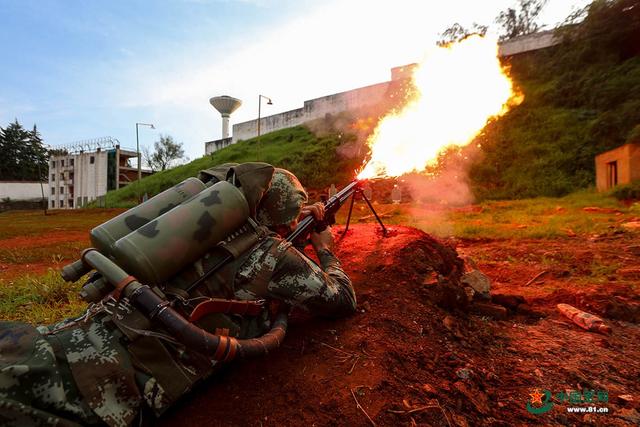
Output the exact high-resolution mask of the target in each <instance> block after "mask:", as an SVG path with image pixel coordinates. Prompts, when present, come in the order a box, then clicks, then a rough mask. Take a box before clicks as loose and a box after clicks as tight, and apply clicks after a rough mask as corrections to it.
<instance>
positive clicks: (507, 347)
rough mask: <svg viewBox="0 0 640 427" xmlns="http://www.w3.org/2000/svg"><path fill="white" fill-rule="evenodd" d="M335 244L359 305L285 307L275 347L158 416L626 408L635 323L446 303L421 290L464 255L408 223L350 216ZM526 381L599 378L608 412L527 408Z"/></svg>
mask: <svg viewBox="0 0 640 427" xmlns="http://www.w3.org/2000/svg"><path fill="white" fill-rule="evenodd" d="M337 252H338V255H339V257H340V259H341V261H342V263H343V264H344V266H345V268H346V270H347V272H348V273H349V274H350V276H351V277H352V279H353V281H354V284H355V287H356V291H357V295H358V307H359V308H358V313H357V314H356V315H354V316H351V317H349V318H347V319H340V320H327V319H309V318H305V317H304V316H296V317H294V318H293V319H292V321H291V325H290V331H289V334H288V336H287V339H286V340H285V342H284V344H283V345H282V347H281V348H279V349H278V350H277V351H275V352H274V353H273V354H271V355H270V356H269V357H266V358H262V359H257V360H247V361H240V362H236V363H233V364H232V365H231V366H229V367H228V369H227V370H226V371H225V372H222V373H221V374H220V375H218V376H217V377H216V378H213V379H212V380H210V381H209V382H207V383H206V384H203V385H201V386H200V387H198V388H197V389H196V390H194V392H193V393H192V394H191V395H189V396H188V397H187V398H186V399H185V400H184V401H183V402H182V403H181V404H179V405H178V406H177V407H176V408H174V409H173V410H172V411H171V412H170V413H169V414H167V416H166V418H165V419H164V421H163V423H162V425H165V426H169V425H171V426H174V425H177V426H201V425H221V426H222V425H224V426H227V425H233V426H239V425H242V426H244V425H247V426H267V425H274V426H276V425H277V426H282V425H287V426H288V425H292V426H293V425H296V426H297V425H310V426H311V425H316V426H318V425H338V426H343V425H344V426H365V425H374V424H375V425H389V426H391V425H393V426H396V425H434V426H453V425H461V426H466V425H470V426H475V425H493V426H501V425H504V426H507V425H509V426H510V425H525V424H532V425H570V424H584V423H589V422H591V421H593V419H594V418H593V417H606V418H595V422H597V423H604V424H607V425H626V424H627V423H628V421H625V420H623V419H622V418H618V416H617V415H616V414H620V413H623V412H620V411H632V410H633V409H632V408H625V409H623V406H625V405H627V406H628V405H629V403H628V402H627V401H625V402H624V403H621V402H622V401H621V400H620V398H619V396H620V395H624V396H626V395H632V396H638V395H639V394H638V392H640V386H639V385H638V382H637V378H638V376H639V375H640V364H638V360H640V357H639V356H640V353H639V350H638V349H637V345H635V344H634V343H637V342H639V340H640V327H638V326H637V325H633V324H622V323H620V322H617V323H614V324H612V326H613V329H614V333H613V335H612V336H611V337H606V336H602V335H598V334H593V333H588V332H584V331H582V330H579V329H578V328H577V327H574V325H572V324H571V323H570V321H567V320H562V318H560V316H559V315H555V314H554V315H549V316H547V317H545V318H542V319H541V318H538V317H529V316H526V315H518V314H510V315H509V318H508V319H507V320H503V321H496V320H492V319H490V318H487V317H482V316H479V315H472V314H468V313H466V312H463V311H459V310H458V311H455V310H454V311H447V310H444V309H442V308H440V307H438V306H437V305H436V304H435V303H434V302H433V301H432V300H431V298H430V295H431V293H430V292H429V286H432V285H431V284H430V283H431V282H432V280H433V277H434V270H436V272H437V274H440V275H442V276H443V277H447V278H448V280H450V281H453V282H455V281H456V280H458V278H459V276H460V274H461V272H462V270H461V268H462V261H461V260H460V259H459V258H457V256H456V252H455V251H454V250H453V249H451V248H446V247H444V246H441V244H440V243H439V242H438V241H436V240H434V239H432V238H431V237H430V236H428V235H426V234H424V233H422V232H420V231H418V230H415V229H410V228H403V227H394V228H393V232H392V233H391V236H390V237H386V238H382V237H381V236H380V233H379V232H378V230H377V228H376V226H375V225H356V226H355V227H353V229H352V230H350V231H349V233H348V234H347V236H346V237H345V239H344V240H343V241H342V242H341V243H340V244H339V246H338V250H337ZM547 304H548V302H547ZM534 388H539V389H542V390H549V391H551V392H552V393H554V394H555V393H556V392H561V391H562V392H564V391H567V392H568V391H569V390H586V389H594V390H607V391H608V398H609V401H608V403H607V405H608V408H609V411H610V413H609V414H604V415H600V414H598V415H594V414H587V415H575V414H569V413H567V412H566V406H567V405H568V403H562V402H559V403H556V404H555V406H556V407H554V408H553V410H551V411H549V412H547V413H545V414H539V415H538V414H533V413H531V412H529V411H528V410H527V409H526V405H527V402H528V401H529V400H530V399H531V398H530V393H531V392H532V390H533V389H534ZM630 413H631V414H632V415H633V413H632V412H630ZM588 417H591V418H588ZM514 420H517V422H515V423H514Z"/></svg>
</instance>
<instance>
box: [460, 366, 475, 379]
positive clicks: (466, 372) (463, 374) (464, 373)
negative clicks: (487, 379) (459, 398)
mask: <svg viewBox="0 0 640 427" xmlns="http://www.w3.org/2000/svg"><path fill="white" fill-rule="evenodd" d="M456 375H457V376H458V378H460V379H463V380H468V379H469V378H471V376H472V375H473V371H472V370H471V369H469V368H460V369H456Z"/></svg>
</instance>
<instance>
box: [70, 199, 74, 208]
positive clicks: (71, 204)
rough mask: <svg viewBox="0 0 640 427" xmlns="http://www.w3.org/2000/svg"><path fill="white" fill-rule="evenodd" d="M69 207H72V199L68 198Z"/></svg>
mask: <svg viewBox="0 0 640 427" xmlns="http://www.w3.org/2000/svg"><path fill="white" fill-rule="evenodd" d="M69 207H70V208H72V207H73V199H69Z"/></svg>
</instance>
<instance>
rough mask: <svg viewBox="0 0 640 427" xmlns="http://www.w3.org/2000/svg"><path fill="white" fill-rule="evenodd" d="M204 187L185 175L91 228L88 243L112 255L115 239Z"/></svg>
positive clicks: (166, 210) (200, 182) (173, 206)
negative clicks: (177, 181)
mask: <svg viewBox="0 0 640 427" xmlns="http://www.w3.org/2000/svg"><path fill="white" fill-rule="evenodd" d="M204 189H205V185H204V183H203V182H202V181H200V180H199V179H197V178H187V179H185V180H184V181H182V182H181V183H179V184H177V185H174V186H173V187H171V188H169V189H167V190H165V191H163V192H162V193H160V194H157V195H155V196H154V197H152V198H150V199H149V200H147V201H146V202H144V203H141V204H139V205H138V206H136V207H134V208H131V209H129V210H128V211H126V212H123V213H121V214H120V215H118V216H116V217H115V218H112V219H110V220H109V221H107V222H105V223H103V224H101V225H99V226H97V227H96V228H94V229H93V230H91V233H90V237H91V243H92V244H93V246H94V247H95V248H96V249H98V251H100V252H102V253H103V254H105V255H107V256H112V255H113V250H114V245H115V243H116V241H117V240H118V239H120V238H122V237H124V236H126V235H127V234H129V233H131V232H132V231H135V230H137V229H138V228H140V227H142V226H143V225H145V224H147V223H149V222H150V221H152V220H154V219H156V218H157V217H159V216H160V215H163V214H165V213H166V212H169V211H170V210H171V209H173V208H175V207H176V206H178V205H180V204H181V203H183V202H184V201H186V200H188V199H190V198H191V197H193V196H195V195H196V194H198V193H200V192H201V191H202V190H204Z"/></svg>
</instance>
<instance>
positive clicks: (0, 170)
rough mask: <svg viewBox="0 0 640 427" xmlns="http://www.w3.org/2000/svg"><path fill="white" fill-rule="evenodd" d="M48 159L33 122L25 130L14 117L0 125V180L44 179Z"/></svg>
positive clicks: (45, 177) (46, 151) (47, 152)
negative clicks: (2, 125) (30, 127)
mask: <svg viewBox="0 0 640 427" xmlns="http://www.w3.org/2000/svg"><path fill="white" fill-rule="evenodd" d="M48 159H49V151H48V150H47V148H46V147H45V145H44V142H43V141H42V137H41V136H40V132H38V129H37V127H36V125H35V124H34V125H33V129H32V130H27V129H25V128H24V127H23V126H22V125H21V124H20V123H19V122H18V120H17V119H16V120H15V121H14V122H13V123H9V125H7V127H5V128H3V127H1V126H0V181H45V180H46V179H47V173H48V165H47V163H48Z"/></svg>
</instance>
